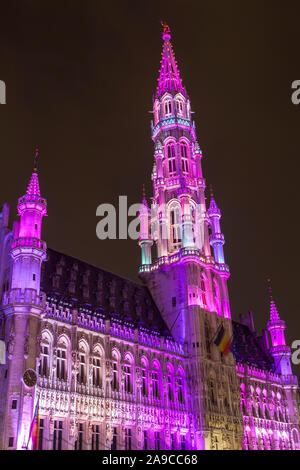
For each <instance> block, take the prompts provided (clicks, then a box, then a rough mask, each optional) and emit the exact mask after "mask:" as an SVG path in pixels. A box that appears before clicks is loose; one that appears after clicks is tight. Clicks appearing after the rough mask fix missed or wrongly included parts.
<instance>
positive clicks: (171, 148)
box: [166, 143, 176, 176]
mask: <svg viewBox="0 0 300 470" xmlns="http://www.w3.org/2000/svg"><path fill="white" fill-rule="evenodd" d="M166 156H167V158H168V169H169V176H174V175H175V174H176V147H175V144H174V143H169V144H168V145H167V152H166Z"/></svg>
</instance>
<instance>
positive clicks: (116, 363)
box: [111, 349, 120, 391]
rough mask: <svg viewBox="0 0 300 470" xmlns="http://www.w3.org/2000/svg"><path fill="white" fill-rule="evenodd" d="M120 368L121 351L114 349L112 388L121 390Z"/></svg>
mask: <svg viewBox="0 0 300 470" xmlns="http://www.w3.org/2000/svg"><path fill="white" fill-rule="evenodd" d="M119 370H120V353H119V352H118V351H117V350H116V349H114V350H113V351H112V384H111V385H112V389H113V390H114V391H118V390H119Z"/></svg>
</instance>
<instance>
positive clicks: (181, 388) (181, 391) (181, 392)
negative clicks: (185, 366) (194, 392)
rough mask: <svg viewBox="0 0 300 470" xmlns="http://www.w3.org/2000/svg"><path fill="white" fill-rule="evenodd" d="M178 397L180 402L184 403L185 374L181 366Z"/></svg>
mask: <svg viewBox="0 0 300 470" xmlns="http://www.w3.org/2000/svg"><path fill="white" fill-rule="evenodd" d="M177 374H178V376H177V398H178V401H179V403H184V376H183V374H184V373H183V370H182V369H181V368H179V370H178V372H177Z"/></svg>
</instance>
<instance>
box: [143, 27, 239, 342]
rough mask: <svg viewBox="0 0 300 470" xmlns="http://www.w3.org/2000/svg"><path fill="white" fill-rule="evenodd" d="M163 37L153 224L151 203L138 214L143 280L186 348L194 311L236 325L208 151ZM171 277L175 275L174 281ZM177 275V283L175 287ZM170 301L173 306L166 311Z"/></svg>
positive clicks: (155, 125)
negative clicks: (206, 174)
mask: <svg viewBox="0 0 300 470" xmlns="http://www.w3.org/2000/svg"><path fill="white" fill-rule="evenodd" d="M162 38H163V51H162V60H161V67H160V73H159V79H158V85H157V88H156V92H155V94H154V97H153V114H154V122H153V123H152V139H153V142H154V167H153V172H152V180H153V192H154V194H153V196H154V197H153V205H152V217H151V218H150V216H149V217H148V218H147V214H149V210H148V206H147V205H146V201H145V198H144V200H143V203H144V204H145V208H144V209H142V210H141V212H140V215H141V226H142V231H141V237H140V246H141V248H142V265H141V268H140V273H141V276H142V278H143V279H144V280H145V281H146V282H147V283H150V285H151V288H152V292H153V294H154V297H155V300H156V301H157V303H158V304H159V306H160V307H161V310H162V311H163V312H164V318H165V321H166V322H167V324H168V326H169V328H170V329H171V332H172V334H173V335H174V336H175V338H176V339H177V340H179V341H180V342H181V343H186V344H188V343H190V339H191V335H193V334H195V333H193V330H194V327H195V325H193V323H194V320H193V318H194V314H193V313H192V314H191V315H190V314H189V313H188V310H189V307H192V308H191V310H194V307H198V308H200V309H201V310H205V311H209V312H215V313H217V314H218V315H219V316H220V317H223V318H230V306H229V299H228V291H227V285H226V284H227V279H228V277H229V268H228V266H227V265H226V263H225V259H224V251H223V245H224V235H223V234H222V232H221V228H220V218H221V212H220V209H219V208H218V207H217V204H216V202H215V199H214V197H213V195H211V201H210V206H209V208H208V209H207V207H206V200H205V180H204V178H203V175H202V167H201V160H202V152H201V150H200V147H199V144H198V142H197V137H196V130H195V123H194V122H193V121H192V115H191V104H190V99H189V96H188V94H187V91H186V88H185V87H184V86H183V84H182V79H181V77H180V73H179V69H178V65H177V62H176V59H175V55H174V51H173V48H172V44H171V33H170V29H169V28H168V26H167V25H165V24H164V25H163V33H162ZM146 222H147V224H146ZM150 225H151V228H152V230H151V232H152V233H150ZM152 242H154V244H155V248H156V255H157V256H156V258H157V260H156V261H155V262H154V263H152V260H151V254H150V249H151V245H152ZM146 247H147V248H146ZM211 247H212V248H213V253H212V252H211ZM146 253H147V254H146ZM171 272H172V274H170V273H171ZM166 273H169V274H170V276H169V277H170V279H169V278H168V280H167V278H166ZM175 273H176V276H175V277H176V279H177V281H176V282H175V283H174V282H173V281H174V274H175ZM162 279H165V281H166V283H165V282H164V284H165V285H164V288H167V289H168V290H170V293H172V290H173V289H174V291H173V293H172V295H171V296H170V297H169V296H166V295H164V296H163V295H160V289H161V286H162ZM171 280H172V281H171ZM176 284H178V285H176ZM166 299H169V303H168V302H167V303H166V304H165V305H161V304H162V302H166ZM172 299H173V300H172ZM175 303H176V305H175ZM179 310H180V311H179ZM176 317H177V318H176Z"/></svg>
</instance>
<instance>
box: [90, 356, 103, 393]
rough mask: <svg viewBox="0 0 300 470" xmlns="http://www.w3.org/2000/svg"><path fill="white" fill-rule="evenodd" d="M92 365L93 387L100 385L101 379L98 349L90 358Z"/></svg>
mask: <svg viewBox="0 0 300 470" xmlns="http://www.w3.org/2000/svg"><path fill="white" fill-rule="evenodd" d="M92 367H93V375H92V378H93V385H94V386H95V387H101V385H102V380H101V359H100V352H99V350H96V351H94V357H93V360H92Z"/></svg>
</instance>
